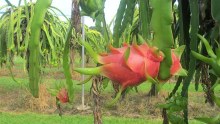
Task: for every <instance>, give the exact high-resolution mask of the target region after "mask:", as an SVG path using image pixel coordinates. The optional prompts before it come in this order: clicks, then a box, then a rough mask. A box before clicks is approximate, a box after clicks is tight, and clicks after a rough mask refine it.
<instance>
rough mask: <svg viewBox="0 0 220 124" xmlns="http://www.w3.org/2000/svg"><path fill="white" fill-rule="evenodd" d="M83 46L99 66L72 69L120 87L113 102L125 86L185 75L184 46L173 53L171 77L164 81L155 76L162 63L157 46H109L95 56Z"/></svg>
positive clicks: (90, 49) (162, 55) (162, 58)
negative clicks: (110, 81)
mask: <svg viewBox="0 0 220 124" xmlns="http://www.w3.org/2000/svg"><path fill="white" fill-rule="evenodd" d="M83 45H84V46H85V48H86V49H87V50H88V52H89V53H90V54H91V56H92V57H93V58H94V60H95V61H96V62H97V63H99V64H100V66H98V67H95V68H75V71H77V72H79V73H81V74H86V75H99V74H100V75H102V76H105V77H107V78H109V79H110V80H112V81H114V82H117V83H119V84H120V86H121V89H120V92H119V93H118V95H117V96H116V99H115V100H113V102H112V103H111V104H114V102H116V101H117V99H118V98H119V97H120V94H121V92H122V91H123V90H125V89H126V88H127V87H133V86H137V85H139V84H141V83H143V82H145V81H146V80H150V81H152V80H153V81H156V82H166V81H167V80H168V79H169V78H170V77H172V76H173V75H185V71H184V70H183V69H182V66H181V64H180V55H181V53H182V51H183V49H184V47H179V48H178V49H173V50H172V65H171V68H170V76H169V78H167V79H166V80H162V79H160V77H158V74H159V70H160V65H161V62H162V61H163V60H164V54H163V52H162V51H160V50H159V49H158V48H157V47H153V46H150V45H148V44H147V43H144V44H141V45H137V44H132V45H128V44H125V43H124V44H123V47H121V48H114V47H113V46H111V45H110V47H109V49H110V52H109V53H102V54H97V53H95V52H94V51H93V49H92V47H91V46H90V45H89V44H88V43H86V42H84V43H83Z"/></svg>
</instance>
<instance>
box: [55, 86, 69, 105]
mask: <svg viewBox="0 0 220 124" xmlns="http://www.w3.org/2000/svg"><path fill="white" fill-rule="evenodd" d="M56 97H57V98H58V99H59V101H60V102H61V103H67V102H69V97H68V92H67V90H66V88H62V89H61V90H60V91H59V93H58V94H57V96H56Z"/></svg>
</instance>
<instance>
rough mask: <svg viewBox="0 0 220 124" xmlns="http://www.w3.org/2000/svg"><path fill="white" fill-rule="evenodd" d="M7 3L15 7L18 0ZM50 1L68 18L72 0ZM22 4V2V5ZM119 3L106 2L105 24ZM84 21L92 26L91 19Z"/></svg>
mask: <svg viewBox="0 0 220 124" xmlns="http://www.w3.org/2000/svg"><path fill="white" fill-rule="evenodd" d="M9 1H10V2H11V3H12V4H14V5H17V4H18V1H19V0H9ZM27 1H29V0H27ZM32 1H33V2H34V1H36V0H32ZM52 1H53V2H52V6H55V7H57V8H59V9H60V10H61V11H62V12H63V13H64V14H65V15H66V16H67V17H70V15H71V5H72V0H52ZM23 2H24V0H22V3H23ZM119 3H120V0H106V3H105V9H104V11H105V18H106V22H107V24H109V23H110V21H111V20H112V18H113V17H114V16H115V14H116V12H117V9H118V6H119ZM5 4H6V2H5V0H0V7H1V6H2V5H5ZM2 11H3V10H0V12H2ZM84 20H85V24H86V25H88V26H94V22H93V20H92V19H91V18H89V17H85V18H84Z"/></svg>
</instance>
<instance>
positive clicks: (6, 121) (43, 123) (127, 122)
mask: <svg viewBox="0 0 220 124" xmlns="http://www.w3.org/2000/svg"><path fill="white" fill-rule="evenodd" d="M0 122H1V124H91V123H92V122H93V117H92V115H87V116H82V115H71V116H70V115H68V116H63V117H60V116H58V115H45V114H35V113H24V114H14V113H0ZM189 122H190V124H203V123H200V122H198V121H195V120H190V121H189ZM103 123H104V124H152V123H153V124H161V123H162V120H160V119H143V118H136V119H135V118H123V117H103Z"/></svg>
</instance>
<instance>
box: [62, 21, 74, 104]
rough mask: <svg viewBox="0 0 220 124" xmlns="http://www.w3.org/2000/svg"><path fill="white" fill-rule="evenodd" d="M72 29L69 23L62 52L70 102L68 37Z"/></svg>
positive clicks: (71, 84) (70, 82)
mask: <svg viewBox="0 0 220 124" xmlns="http://www.w3.org/2000/svg"><path fill="white" fill-rule="evenodd" d="M72 29H73V25H72V23H71V24H70V26H69V29H68V32H67V35H66V38H65V47H64V52H63V70H64V75H65V77H66V84H67V90H68V95H69V101H70V102H72V101H73V82H72V76H71V71H70V63H69V52H70V39H71V34H72Z"/></svg>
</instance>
